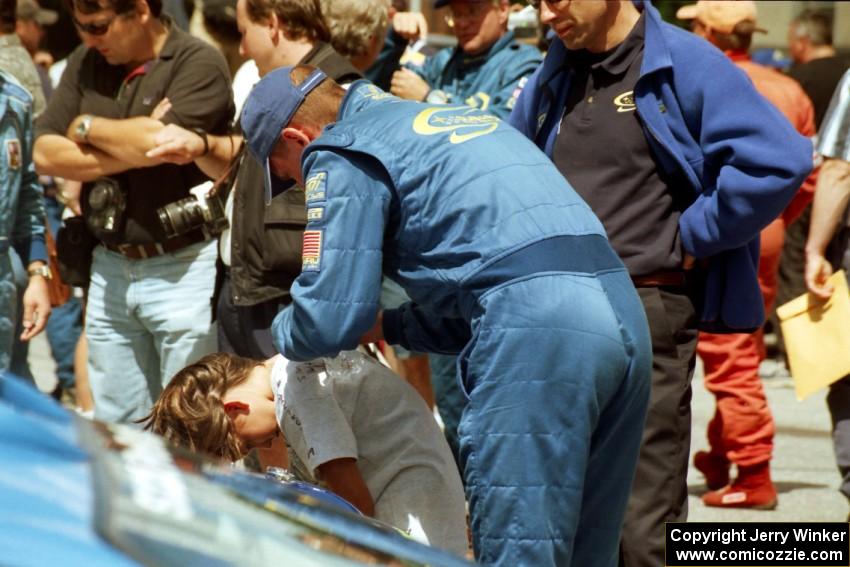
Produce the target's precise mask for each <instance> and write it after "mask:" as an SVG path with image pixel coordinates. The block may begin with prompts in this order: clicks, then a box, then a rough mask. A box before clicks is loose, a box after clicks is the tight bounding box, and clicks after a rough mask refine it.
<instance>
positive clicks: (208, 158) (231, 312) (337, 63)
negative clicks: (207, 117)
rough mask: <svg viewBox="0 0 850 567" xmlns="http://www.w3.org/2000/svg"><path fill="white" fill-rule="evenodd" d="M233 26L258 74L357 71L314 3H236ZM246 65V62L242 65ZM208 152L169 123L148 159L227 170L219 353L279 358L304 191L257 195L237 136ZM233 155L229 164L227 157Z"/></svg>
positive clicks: (341, 76)
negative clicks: (307, 67) (278, 322)
mask: <svg viewBox="0 0 850 567" xmlns="http://www.w3.org/2000/svg"><path fill="white" fill-rule="evenodd" d="M236 20H237V24H238V26H239V30H240V32H241V34H242V43H241V47H240V49H241V52H242V54H243V55H245V56H246V57H249V58H250V59H252V60H253V63H255V64H256V67H257V70H258V71H259V75H260V76H265V75H266V74H267V73H269V72H270V71H272V70H273V69H275V68H277V67H280V66H283V65H293V64H296V63H298V62H304V63H309V64H311V65H315V66H317V67H319V68H321V69H323V70H324V71H325V72H326V73H327V74H328V75H329V76H331V77H334V78H335V79H336V80H338V81H339V82H340V83H343V84H348V83H350V82H352V81H354V80H356V79H359V78H360V76H361V75H360V73H359V72H358V71H357V69H355V68H354V67H353V66H352V65H351V63H350V62H349V61H348V60H347V59H346V58H345V57H343V56H341V55H340V54H339V53H337V52H336V51H335V50H334V49H333V47H332V46H331V45H330V44H328V43H326V40H327V39H328V38H329V37H330V36H329V32H328V26H327V24H326V23H325V21H324V19H323V18H322V15H321V6H320V3H319V0H295V1H288V2H274V1H273V0H239V1H238V2H237V3H236ZM249 64H252V62H251V61H249V62H248V63H246V65H249ZM208 141H209V152H208V153H206V155H205V146H204V144H203V142H202V141H201V139H200V138H199V137H198V136H197V135H196V134H195V133H193V132H191V131H189V130H186V129H183V128H178V127H176V126H174V125H171V126H169V127H167V128H166V129H165V130H163V131H162V132H161V133H160V134H159V135H158V136H157V143H158V144H159V146H158V149H157V150H155V151H154V152H152V153H151V155H152V156H156V157H157V159H161V160H163V161H176V162H178V163H185V162H186V161H191V160H196V163H198V164H199V165H200V166H201V167H203V168H204V169H205V171H207V172H208V173H209V174H210V175H211V176H216V177H217V176H218V175H221V173H223V172H224V171H225V170H226V169H227V168H228V166H230V165H232V166H233V167H232V168H231V175H232V176H234V177H233V179H234V181H233V183H232V190H231V191H230V193H229V203H228V205H227V210H228V211H229V213H228V214H229V215H231V222H230V230H226V231H225V232H224V233H223V234H222V237H221V240H220V246H219V255H220V258H221V263H220V264H219V271H218V285H217V303H216V315H217V318H218V323H219V326H218V348H219V350H222V351H226V352H234V353H236V354H239V355H241V356H247V357H251V358H262V359H264V358H269V357H271V356H274V354H275V353H276V352H277V350H276V349H275V347H274V345H273V344H272V338H271V332H270V328H271V324H272V320H273V319H274V317H275V316H276V315H277V313H278V312H279V311H280V310H281V309H282V308H283V307H285V306H286V305H288V304H289V303H290V302H291V301H292V299H291V297H290V295H289V289H290V286H291V285H292V282H293V281H294V280H295V278H296V277H297V275H298V272H299V269H300V266H301V235H302V233H303V231H304V225H305V224H306V223H307V217H306V212H305V210H304V190H303V188H301V187H289V188H286V190H283V189H284V188H280V189H281V190H280V191H279V192H278V191H276V192H275V194H274V195H271V194H269V195H266V198H265V200H264V198H263V194H262V192H260V191H257V190H256V189H257V188H258V187H262V185H263V169H262V167H260V164H259V163H257V161H256V160H255V159H254V158H253V157H252V156H251V155H250V154H249V153H247V152H245V151H238V152H237V150H239V148H240V145H241V143H242V138H241V137H240V136H209V137H208ZM234 153H238V155H237V157H236V159H235V161H233V160H232V158H233V154H234Z"/></svg>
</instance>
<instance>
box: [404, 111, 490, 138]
mask: <svg viewBox="0 0 850 567" xmlns="http://www.w3.org/2000/svg"><path fill="white" fill-rule="evenodd" d="M458 111H461V112H458ZM498 127H499V119H498V118H497V117H495V116H492V115H490V114H481V113H480V112H478V111H476V110H475V109H474V108H469V107H466V106H452V107H448V108H446V107H440V106H435V107H431V108H426V109H425V110H423V111H422V112H420V113H419V114H418V115H417V116H416V118H415V119H414V120H413V131H414V132H416V133H417V134H420V135H422V136H433V135H435V134H442V133H445V132H451V136H449V142H451V143H452V144H462V143H464V142H468V141H469V140H472V139H473V138H477V137H478V136H484V135H486V134H489V133H491V132H492V131H493V130H495V129H496V128H498Z"/></svg>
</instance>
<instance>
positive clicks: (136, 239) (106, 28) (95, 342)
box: [34, 0, 233, 421]
mask: <svg viewBox="0 0 850 567" xmlns="http://www.w3.org/2000/svg"><path fill="white" fill-rule="evenodd" d="M68 2H69V5H68V7H69V10H70V11H71V14H72V16H73V19H74V22H75V24H76V26H77V29H78V30H79V32H80V36H81V38H82V40H83V45H82V46H80V47H79V48H78V49H77V50H76V51H75V52H74V53H73V54H72V55H71V57H70V58H69V63H68V68H67V70H66V72H65V73H64V75H63V77H62V81H61V83H60V84H59V86H58V88H57V90H56V93H55V96H54V97H53V98H52V99H51V101H50V104H49V105H48V108H47V110H46V111H45V113H44V115H42V117H41V118H40V119H39V121H38V123H37V128H36V143H35V150H34V155H35V162H36V166H37V167H38V169H39V171H40V172H41V173H44V174H47V175H57V176H61V177H64V178H67V179H75V180H79V181H83V182H85V186H84V189H83V195H82V199H81V201H82V208H83V217H84V218H85V223H84V224H85V227H86V228H87V229H88V231H89V232H90V234H91V235H92V236H93V238H92V237H89V240H90V241H91V242H92V245H91V247H77V248H76V249H75V252H79V253H80V256H79V257H78V258H76V259H73V258H71V259H66V263H67V262H70V263H72V264H74V263H76V264H79V263H83V262H86V261H87V260H88V258H86V252H88V251H89V250H91V248H92V247H93V248H94V250H93V252H92V254H91V257H92V259H91V260H90V261H91V269H90V275H91V278H90V283H89V284H88V287H89V296H88V308H87V314H86V333H87V336H88V340H89V376H90V381H91V387H92V392H93V394H94V399H95V412H96V413H95V415H96V416H97V417H98V418H100V419H104V420H107V421H132V420H134V419H137V418H139V417H142V416H143V415H145V413H146V412H147V411H148V410H149V409H150V406H151V403H152V400H155V399H156V398H157V397H158V395H159V393H160V391H161V390H162V387H163V384H164V383H165V382H166V381H167V380H168V379H169V378H170V377H171V376H172V375H173V374H174V373H175V372H176V371H177V370H179V369H180V368H182V367H183V366H185V365H186V364H188V363H190V362H192V361H193V360H196V359H197V358H199V357H200V356H202V355H204V354H206V353H208V352H211V351H212V350H214V349H215V332H214V330H213V327H212V316H211V298H212V294H213V285H214V274H215V258H216V250H215V243H214V241H213V238H214V233H215V231H216V229H217V228H219V227H218V226H216V224H215V223H208V222H206V221H207V220H209V219H207V218H206V216H205V215H204V214H199V213H203V212H204V207H201V206H199V205H200V202H199V203H196V202H195V199H196V198H197V195H196V196H195V197H193V196H192V195H191V194H190V189H191V188H193V187H195V186H197V185H199V184H200V183H202V182H204V181H206V177H205V176H204V174H203V173H202V172H201V171H200V170H199V169H198V168H197V167H196V166H195V165H192V164H188V165H175V164H162V163H161V162H160V161H159V160H155V159H151V158H148V157H147V156H146V155H145V154H146V152H147V151H148V150H150V149H151V148H152V147H153V146H154V136H155V135H156V134H157V132H159V131H160V130H162V129H163V128H164V127H165V125H166V124H178V125H181V126H183V127H186V128H189V129H192V130H194V131H195V133H196V135H197V136H198V137H199V139H201V140H204V141H205V140H206V139H207V132H210V133H219V134H220V133H224V132H225V131H226V130H227V127H228V121H229V119H230V117H231V116H232V113H233V110H232V108H233V107H232V101H231V94H230V79H229V73H228V69H227V65H226V63H225V61H224V59H223V57H222V56H221V55H220V54H219V53H218V52H217V51H216V50H215V49H214V48H213V47H212V46H209V45H207V44H206V43H204V42H202V41H200V40H198V39H196V38H193V37H191V36H189V35H188V34H186V33H184V32H182V31H181V30H180V29H178V28H177V26H175V25H173V23H172V22H171V20H170V19H169V18H167V17H166V16H161V15H160V12H161V9H162V5H161V0H68ZM199 195H201V197H202V198H203V194H201V193H199ZM181 201H182V203H181ZM169 213H170V216H169ZM174 219H177V222H174ZM163 221H167V222H163ZM78 226H82V223H80V224H79V225H78ZM178 232H179V234H176V233H178ZM82 236H84V235H82ZM83 272H84V273H88V270H85V268H83Z"/></svg>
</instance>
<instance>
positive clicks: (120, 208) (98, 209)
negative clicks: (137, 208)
mask: <svg viewBox="0 0 850 567" xmlns="http://www.w3.org/2000/svg"><path fill="white" fill-rule="evenodd" d="M86 202H87V204H88V207H87V210H86V211H85V218H86V224H87V225H88V227H89V230H91V232H92V233H93V234H94V235H95V236H97V237H98V238H102V237H104V236H106V237H108V236H111V235H115V234H117V233H119V232H121V230H122V229H123V228H124V212H125V210H126V209H127V197H126V195H125V194H124V190H123V189H122V188H121V185H120V183H119V182H118V181H117V180H116V179H112V178H111V177H99V178H98V179H97V180H95V181H94V183H93V184H92V187H91V189H90V190H89V192H88V196H87V198H86Z"/></svg>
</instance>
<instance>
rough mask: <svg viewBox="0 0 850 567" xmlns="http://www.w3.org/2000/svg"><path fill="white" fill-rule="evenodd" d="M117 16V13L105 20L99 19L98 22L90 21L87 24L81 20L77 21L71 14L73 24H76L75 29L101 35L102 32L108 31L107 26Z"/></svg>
mask: <svg viewBox="0 0 850 567" xmlns="http://www.w3.org/2000/svg"><path fill="white" fill-rule="evenodd" d="M117 17H118V14H113V15H112V17H110V18H108V19H106V20H101V21H99V22H91V23H88V24H84V23H83V22H81V21H79V20H78V19H77V18H76V17H75V16H71V18H72V19H73V20H74V25H75V26H77V29H78V30H80V31H81V32H85V33H87V34H89V35H103V34H105V33H106V32H108V31H109V26H111V25H112V22H113V21H114V20H115V18H117Z"/></svg>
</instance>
